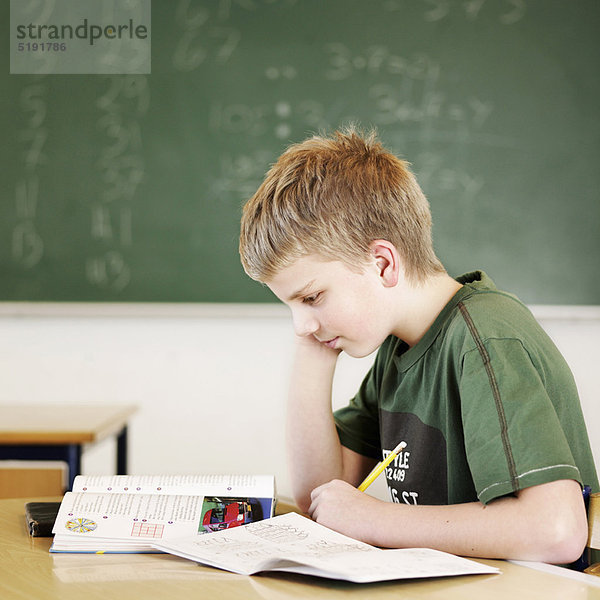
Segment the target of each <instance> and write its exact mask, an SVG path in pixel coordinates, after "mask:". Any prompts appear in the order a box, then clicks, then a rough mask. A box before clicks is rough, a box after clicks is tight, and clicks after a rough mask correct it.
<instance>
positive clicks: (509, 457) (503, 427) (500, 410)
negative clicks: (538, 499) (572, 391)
mask: <svg viewBox="0 0 600 600" xmlns="http://www.w3.org/2000/svg"><path fill="white" fill-rule="evenodd" d="M458 308H459V310H460V312H461V314H462V316H463V319H464V321H465V323H466V324H467V327H468V329H469V332H470V333H471V336H472V338H473V341H474V342H475V346H477V350H478V351H479V355H480V356H481V360H482V361H483V365H484V367H485V371H486V373H487V377H488V382H489V384H490V388H491V390H492V397H493V398H494V403H495V405H496V413H497V415H498V420H499V422H500V436H501V439H502V447H503V449H504V456H505V458H506V462H507V464H508V473H509V477H510V483H511V485H512V489H513V491H516V490H517V489H518V478H517V468H516V465H515V459H514V456H513V454H512V450H511V447H510V442H509V439H508V423H507V421H506V414H505V412H504V406H503V404H502V397H501V395H500V388H499V387H498V381H497V379H496V374H495V373H494V368H493V367H492V363H491V359H490V355H489V353H488V351H487V349H486V347H485V345H484V344H483V341H482V339H481V336H480V335H479V331H478V330H477V327H476V326H475V323H474V322H473V319H472V318H471V315H470V314H469V311H468V310H467V307H466V306H465V305H464V304H463V303H462V301H461V302H459V303H458Z"/></svg>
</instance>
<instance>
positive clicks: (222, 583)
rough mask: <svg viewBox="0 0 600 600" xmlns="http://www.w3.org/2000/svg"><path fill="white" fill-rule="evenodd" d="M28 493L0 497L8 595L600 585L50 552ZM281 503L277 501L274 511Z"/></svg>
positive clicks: (541, 575)
mask: <svg viewBox="0 0 600 600" xmlns="http://www.w3.org/2000/svg"><path fill="white" fill-rule="evenodd" d="M30 500H34V499H9V500H0V532H2V534H1V536H0V597H1V598H6V599H7V600H13V599H15V600H17V599H30V598H35V599H36V600H46V599H52V600H71V599H73V600H74V599H77V600H80V599H81V598H85V599H86V600H95V599H103V600H106V599H107V598H110V599H111V600H121V599H123V600H125V599H127V600H130V599H131V598H144V600H153V599H155V598H156V599H159V598H160V599H164V598H169V599H170V600H177V599H179V598H188V599H189V598H219V600H227V599H229V598H232V599H234V598H236V599H237V598H244V600H252V599H254V598H256V599H264V600H271V599H273V600H277V599H282V600H286V599H287V600H291V599H293V598H306V597H311V598H315V599H317V600H318V599H321V598H324V599H328V598H332V599H338V598H340V599H341V598H342V597H343V598H345V599H347V598H348V597H349V596H352V595H354V597H356V598H357V599H358V598H365V597H366V596H367V595H368V598H369V600H372V599H373V600H378V599H381V600H383V599H386V598H390V599H391V598H428V599H434V600H435V599H440V600H442V599H443V600H452V599H454V598H460V599H461V600H471V599H472V600H481V598H485V599H486V600H495V599H498V600H499V599H502V600H504V599H506V598H511V597H514V598H519V600H520V599H528V598H533V599H537V598H539V599H544V600H546V599H548V598H561V600H571V599H572V600H575V599H577V600H583V599H584V598H585V599H586V600H588V599H591V598H599V599H600V588H598V587H595V586H593V585H591V584H586V583H585V582H582V581H577V580H573V579H569V578H567V577H561V576H558V575H554V574H550V573H545V572H541V571H537V570H533V569H529V568H526V567H523V566H520V565H516V564H512V563H507V562H504V561H492V560H485V561H482V562H485V563H486V564H491V565H494V566H497V567H499V568H500V570H501V573H500V574H494V575H469V576H462V577H446V578H440V579H427V580H416V579H415V580H407V581H392V582H385V583H376V584H361V585H357V584H352V583H346V582H341V581H332V580H327V579H320V578H316V577H305V576H301V575H292V574H286V573H279V574H264V575H255V576H252V577H248V576H244V575H236V574H233V573H229V572H225V571H220V570H218V569H213V568H210V567H203V566H200V565H197V564H196V563H194V562H192V561H188V560H185V559H181V558H178V557H175V556H171V555H166V554H150V555H148V554H146V555H143V554H103V555H99V554H92V555H89V554H50V553H49V552H48V549H49V547H50V544H51V541H52V540H51V538H31V537H30V536H29V535H28V533H27V527H26V523H25V510H24V504H25V502H27V501H30ZM35 500H48V501H52V500H54V501H55V500H60V498H46V499H39V498H36V499H35ZM286 509H287V507H286V505H285V504H283V503H282V504H280V507H279V511H280V512H285V511H286ZM590 577H591V576H590Z"/></svg>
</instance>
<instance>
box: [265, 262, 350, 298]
mask: <svg viewBox="0 0 600 600" xmlns="http://www.w3.org/2000/svg"><path fill="white" fill-rule="evenodd" d="M340 268H345V265H343V263H341V262H340V261H335V260H327V259H325V258H323V257H321V256H319V255H312V254H309V255H305V256H301V257H299V258H297V259H296V260H294V262H293V263H291V264H290V265H288V266H287V267H283V268H282V269H280V270H279V271H277V273H276V274H275V275H274V276H273V277H272V278H271V279H270V280H268V281H266V282H265V283H266V284H267V286H268V287H269V288H270V289H271V290H272V291H273V293H274V294H275V295H276V296H278V297H279V298H280V299H281V300H283V301H284V302H289V301H291V300H294V299H296V298H299V297H301V296H304V295H306V294H307V293H310V292H311V291H312V290H313V289H314V287H315V286H317V285H319V284H320V283H322V282H323V281H324V280H326V279H327V278H328V276H330V275H333V274H334V273H335V272H336V271H338V270H339V269H340Z"/></svg>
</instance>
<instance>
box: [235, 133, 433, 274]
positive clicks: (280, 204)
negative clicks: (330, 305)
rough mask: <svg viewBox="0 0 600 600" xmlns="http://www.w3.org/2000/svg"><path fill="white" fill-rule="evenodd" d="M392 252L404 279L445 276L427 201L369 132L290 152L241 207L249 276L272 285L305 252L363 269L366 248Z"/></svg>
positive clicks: (320, 140) (318, 139)
mask: <svg viewBox="0 0 600 600" xmlns="http://www.w3.org/2000/svg"><path fill="white" fill-rule="evenodd" d="M377 239H385V240H387V241H389V242H391V243H392V244H394V246H395V247H396V249H397V250H398V252H399V253H400V256H401V258H402V261H403V264H404V269H405V273H406V276H407V278H408V279H409V280H411V281H422V280H423V279H424V278H425V277H427V276H428V275H431V274H434V273H440V272H444V267H443V266H442V264H441V263H440V261H439V260H438V258H437V257H436V255H435V253H434V251H433V244H432V239H431V213H430V210H429V203H428V202H427V199H426V198H425V195H424V194H423V192H422V191H421V188H420V187H419V185H418V183H417V181H416V179H415V177H414V175H413V174H412V173H411V172H410V170H409V168H408V163H406V162H404V161H402V160H400V159H399V158H397V157H396V156H394V155H393V154H391V153H390V152H388V151H387V150H385V148H384V147H383V146H382V145H381V143H380V142H379V141H378V140H377V136H376V133H375V132H374V131H371V132H369V133H368V134H365V135H362V134H360V133H358V132H357V131H356V129H354V128H353V127H350V128H348V129H345V130H343V131H336V132H335V133H334V134H333V136H332V137H331V138H326V137H322V136H314V137H311V138H308V139H307V140H305V141H304V142H301V143H298V144H294V145H292V146H290V147H289V148H288V149H287V150H286V151H285V152H284V153H283V154H282V155H281V156H280V157H279V159H278V160H277V162H276V163H275V164H274V165H273V166H272V167H271V169H270V170H269V172H268V173H267V175H266V177H265V180H264V181H263V183H262V185H261V186H260V187H259V189H258V190H257V192H256V193H255V194H254V196H252V198H250V200H248V202H247V203H246V205H245V206H244V209H243V214H242V222H241V233H240V256H241V260H242V264H243V267H244V269H245V271H246V273H247V274H248V275H249V276H250V277H251V278H253V279H256V280H258V281H263V282H266V281H269V280H270V279H271V278H272V277H273V276H274V275H275V274H276V273H277V272H279V271H280V270H281V269H282V268H284V267H287V266H289V265H290V264H292V263H293V262H294V261H295V260H296V259H297V258H299V257H301V256H305V255H309V254H316V255H320V256H322V257H323V258H325V259H330V260H341V261H342V262H344V263H346V264H347V265H349V266H351V267H358V268H360V267H361V266H362V265H364V264H365V262H366V259H367V257H368V255H369V244H370V243H371V242H372V241H374V240H377Z"/></svg>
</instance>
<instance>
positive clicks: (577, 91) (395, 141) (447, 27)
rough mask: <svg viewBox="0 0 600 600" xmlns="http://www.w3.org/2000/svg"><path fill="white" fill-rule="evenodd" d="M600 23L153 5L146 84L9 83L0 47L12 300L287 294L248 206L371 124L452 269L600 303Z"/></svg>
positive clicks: (337, 0) (559, 9)
mask: <svg viewBox="0 0 600 600" xmlns="http://www.w3.org/2000/svg"><path fill="white" fill-rule="evenodd" d="M0 16H1V17H2V27H3V30H2V31H3V39H5V40H6V39H7V38H8V33H9V31H8V27H9V3H8V2H3V3H2V8H1V9H0ZM599 26H600V3H599V2H598V0H569V1H565V0H454V1H452V0H371V1H369V2H366V1H365V0H220V1H217V0H213V1H208V0H205V1H193V0H174V1H167V0H162V1H161V0H154V2H153V3H152V31H151V38H152V73H151V74H150V75H114V76H104V75H39V76H37V75H9V45H8V44H7V43H6V42H5V43H4V44H2V46H1V48H0V53H1V55H2V57H3V65H4V69H3V74H2V75H0V80H1V81H0V109H1V110H0V119H1V121H2V126H1V131H2V142H3V143H2V146H1V149H0V159H1V164H2V169H1V175H0V177H1V179H0V300H4V301H20V300H33V301H119V302H122V301H126V302H130V301H131V302H137V301H141V302H179V301H181V302H184V301H185V302H256V301H272V300H274V297H273V296H271V295H270V293H269V292H268V290H266V289H265V288H263V287H262V286H260V285H258V284H256V283H254V282H252V281H251V280H249V279H247V278H246V276H245V275H244V273H243V271H242V269H241V267H240V265H239V258H238V254H237V235H238V222H239V215H240V209H241V205H242V203H243V202H244V200H245V199H246V198H248V197H249V196H250V195H251V194H252V193H253V192H254V190H255V189H256V187H257V186H258V184H259V182H260V181H261V179H262V177H263V175H264V173H265V171H266V170H267V168H268V165H269V164H270V163H271V162H272V161H274V160H275V159H276V157H277V156H278V155H279V154H280V153H281V151H282V150H283V149H284V148H285V147H286V146H287V145H288V144H289V143H290V142H292V141H298V140H301V139H303V138H304V137H306V136H307V135H308V134H310V133H312V132H315V131H319V130H331V129H332V128H335V127H337V126H339V125H342V124H346V123H348V122H349V121H356V122H359V123H360V124H362V125H363V126H365V127H368V126H376V127H377V128H378V129H379V132H380V136H381V138H382V139H383V141H384V142H385V143H386V144H387V145H388V146H390V147H391V148H392V149H393V150H394V151H395V152H396V153H397V154H399V155H401V156H403V157H405V158H406V159H408V160H409V161H410V162H411V163H412V164H413V168H414V170H415V172H416V173H417V175H418V177H419V179H420V181H421V184H422V186H423V188H424V190H425V192H426V194H427V195H428V197H429V199H430V202H431V207H432V212H433V216H434V222H435V227H434V238H435V244H436V248H437V251H438V254H439V255H440V257H441V258H442V260H443V262H444V263H445V264H446V266H447V268H448V270H449V272H450V273H452V274H455V275H456V274H459V273H461V272H465V271H468V270H471V269H474V268H483V269H485V270H486V271H487V272H488V273H489V274H490V275H491V276H492V278H494V279H495V280H496V282H497V284H498V285H500V286H503V287H504V288H508V289H510V290H512V291H514V292H516V293H517V294H519V295H520V296H521V297H522V298H523V299H524V300H525V301H527V302H530V303H538V304H546V303H547V304H600V277H599V275H600V273H599V269H598V261H599V258H600V198H599V196H600V167H599V165H600V111H599V110H598V106H599V104H600V77H598V67H599V58H600V36H599V35H598V29H599Z"/></svg>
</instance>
